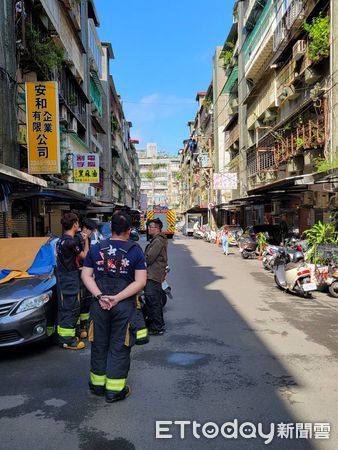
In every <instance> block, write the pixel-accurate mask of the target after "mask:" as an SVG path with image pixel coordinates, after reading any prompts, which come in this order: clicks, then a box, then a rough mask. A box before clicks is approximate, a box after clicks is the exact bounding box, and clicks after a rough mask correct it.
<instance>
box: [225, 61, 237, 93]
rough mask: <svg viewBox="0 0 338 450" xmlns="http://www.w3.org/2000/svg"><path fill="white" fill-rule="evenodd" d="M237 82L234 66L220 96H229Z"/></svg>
mask: <svg viewBox="0 0 338 450" xmlns="http://www.w3.org/2000/svg"><path fill="white" fill-rule="evenodd" d="M237 82H238V66H235V67H234V68H233V69H232V71H231V73H230V75H229V76H228V79H227V81H226V83H225V85H224V87H223V91H222V94H230V93H231V92H232V91H233V90H234V87H235V86H237ZM236 90H237V89H236Z"/></svg>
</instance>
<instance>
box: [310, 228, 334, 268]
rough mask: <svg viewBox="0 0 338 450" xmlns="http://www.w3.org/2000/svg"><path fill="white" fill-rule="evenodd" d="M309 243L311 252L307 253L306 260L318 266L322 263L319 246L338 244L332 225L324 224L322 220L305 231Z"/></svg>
mask: <svg viewBox="0 0 338 450" xmlns="http://www.w3.org/2000/svg"><path fill="white" fill-rule="evenodd" d="M304 233H305V235H306V240H307V241H308V245H309V250H308V251H307V252H306V259H307V260H308V261H309V262H310V263H312V264H316V263H317V262H320V256H319V255H318V254H317V246H318V245H322V244H334V243H336V242H337V233H336V231H335V227H334V225H333V224H332V223H322V222H321V221H320V220H319V221H318V222H317V223H316V224H315V225H313V227H311V228H310V229H309V230H306V231H304Z"/></svg>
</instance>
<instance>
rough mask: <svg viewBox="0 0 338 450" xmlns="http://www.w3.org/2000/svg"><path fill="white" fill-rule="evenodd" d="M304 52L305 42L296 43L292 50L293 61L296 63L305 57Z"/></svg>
mask: <svg viewBox="0 0 338 450" xmlns="http://www.w3.org/2000/svg"><path fill="white" fill-rule="evenodd" d="M305 52H306V41H303V40H301V41H297V42H296V43H295V45H294V46H293V49H292V55H293V59H294V60H295V61H298V60H299V59H300V58H302V57H303V56H304V55H305Z"/></svg>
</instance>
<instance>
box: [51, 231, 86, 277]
mask: <svg viewBox="0 0 338 450" xmlns="http://www.w3.org/2000/svg"><path fill="white" fill-rule="evenodd" d="M81 252H82V248H81V246H80V245H79V244H78V242H77V241H76V240H75V239H73V238H72V237H71V236H69V235H68V234H65V235H64V236H62V238H61V239H60V240H59V242H58V243H57V244H56V253H57V258H56V264H57V269H58V271H59V272H72V271H74V270H77V269H78V268H79V261H78V256H79V254H80V253H81Z"/></svg>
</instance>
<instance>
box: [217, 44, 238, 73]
mask: <svg viewBox="0 0 338 450" xmlns="http://www.w3.org/2000/svg"><path fill="white" fill-rule="evenodd" d="M234 47H235V44H234V43H233V42H230V41H228V42H226V43H225V44H224V50H222V52H221V55H220V56H221V58H223V63H224V67H225V68H226V67H227V66H228V65H229V64H230V62H231V60H232V57H233V55H234Z"/></svg>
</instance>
